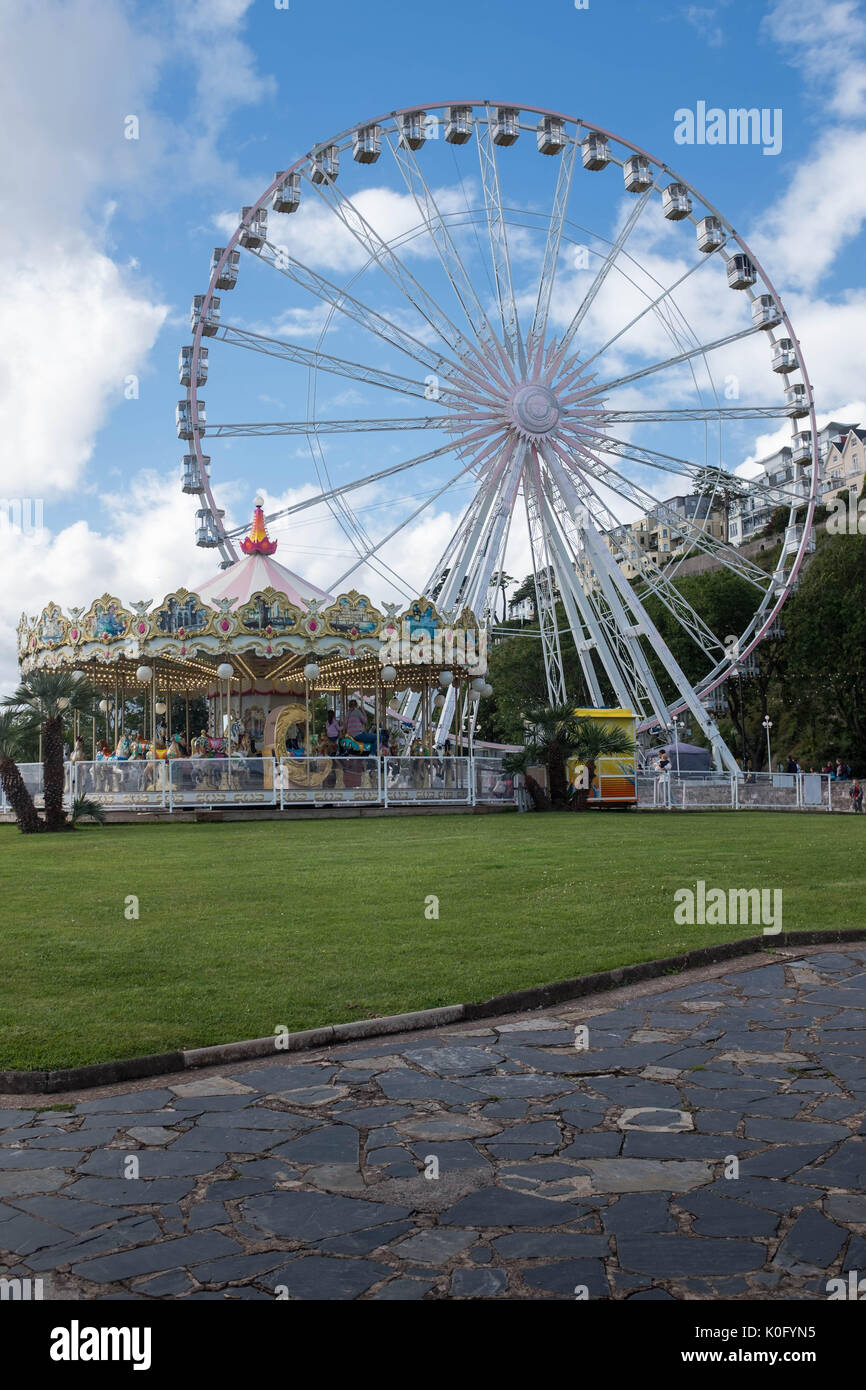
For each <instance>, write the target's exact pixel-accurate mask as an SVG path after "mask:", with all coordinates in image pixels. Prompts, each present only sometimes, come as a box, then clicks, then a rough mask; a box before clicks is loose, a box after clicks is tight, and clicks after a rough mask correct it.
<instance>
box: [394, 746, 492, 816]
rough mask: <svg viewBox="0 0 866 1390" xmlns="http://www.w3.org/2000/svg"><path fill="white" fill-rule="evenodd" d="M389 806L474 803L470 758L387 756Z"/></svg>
mask: <svg viewBox="0 0 866 1390" xmlns="http://www.w3.org/2000/svg"><path fill="white" fill-rule="evenodd" d="M384 778H385V787H384V790H385V805H386V806H400V805H406V804H409V803H411V804H413V805H416V806H421V805H427V804H432V803H433V802H439V803H448V802H451V803H459V804H461V805H462V804H466V805H469V804H471V802H472V770H471V767H470V760H469V758H454V757H447V756H443V757H441V758H434V757H425V758H412V757H405V758H385V759H384Z"/></svg>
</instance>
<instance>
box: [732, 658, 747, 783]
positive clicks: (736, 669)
mask: <svg viewBox="0 0 866 1390" xmlns="http://www.w3.org/2000/svg"><path fill="white" fill-rule="evenodd" d="M730 674H731V675H732V676H736V678H737V684H738V686H739V702H740V738H741V739H742V744H743V760H742V761H743V776H745V773H746V713H745V710H744V708H743V670H742V667H741V666H732V667H731V671H730Z"/></svg>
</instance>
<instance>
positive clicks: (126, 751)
mask: <svg viewBox="0 0 866 1390" xmlns="http://www.w3.org/2000/svg"><path fill="white" fill-rule="evenodd" d="M135 756H136V755H135V753H133V751H132V740H131V739H130V737H129V734H122V735H121V737H120V738H119V739H118V740H117V747H116V748H115V750H114V757H115V760H116V761H117V762H119V763H127V762H129V760H130V758H134V757H135Z"/></svg>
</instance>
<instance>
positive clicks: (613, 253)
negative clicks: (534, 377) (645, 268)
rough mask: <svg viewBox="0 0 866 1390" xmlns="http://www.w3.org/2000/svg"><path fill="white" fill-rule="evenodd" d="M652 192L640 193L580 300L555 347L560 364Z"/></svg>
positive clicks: (653, 189)
mask: <svg viewBox="0 0 866 1390" xmlns="http://www.w3.org/2000/svg"><path fill="white" fill-rule="evenodd" d="M654 192H655V186H653V187H652V188H648V189H647V190H646V192H645V193H642V194H641V195H640V197H639V198H638V200H637V202H636V203H635V205H634V207H633V208H632V210H631V212H630V213H629V215H628V217H627V218H626V220H625V222H624V223H623V226H622V228H621V230H620V233H619V236H618V237H617V239H616V241H615V242H614V243H613V245H612V246H611V248H610V251H609V252H608V254H607V255H606V256H605V258H604V260H603V261H602V263H601V266H600V267H599V269H598V270H597V272H596V274H595V277H594V278H593V281H592V284H591V285H590V286H589V289H588V290H587V292H586V294H585V295H584V296H583V299H582V300H581V302H580V305H579V306H578V309H577V311H576V313H575V314H574V316H573V317H572V320H571V323H570V324H569V325H568V327H567V328H566V330H565V332H564V333H563V335H562V337H561V338H560V340H559V342H558V343H557V345H556V360H557V362H561V361H563V360H564V359H565V356H566V354H567V353H568V350H569V348H570V347H571V344H572V343H573V341H574V337H575V334H576V333H577V331H578V329H579V328H580V325H581V324H582V323H583V320H584V319H585V318H586V316H587V314H588V313H589V311H590V309H591V308H592V305H593V303H594V302H595V300H596V298H597V296H598V294H599V292H600V290H601V289H602V287H603V285H604V283H605V281H606V280H607V277H608V275H609V274H610V272H611V271H612V270H613V267H614V265H615V264H616V261H617V258H618V256H619V254H620V252H621V251H622V249H623V247H624V246H625V244H626V242H627V241H628V239H629V237H630V236H631V234H632V232H633V231H634V229H635V227H636V226H637V224H638V222H639V220H640V217H641V213H642V212H643V210H644V208H645V207H646V205H647V203H648V202H649V199H650V197H651V196H652V194H653V193H654Z"/></svg>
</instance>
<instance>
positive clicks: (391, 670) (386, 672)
mask: <svg viewBox="0 0 866 1390" xmlns="http://www.w3.org/2000/svg"><path fill="white" fill-rule="evenodd" d="M396 679H397V668H396V666H383V667H382V680H383V681H384V682H385V684H386V685H393V684H394V682H395V680H396Z"/></svg>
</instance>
